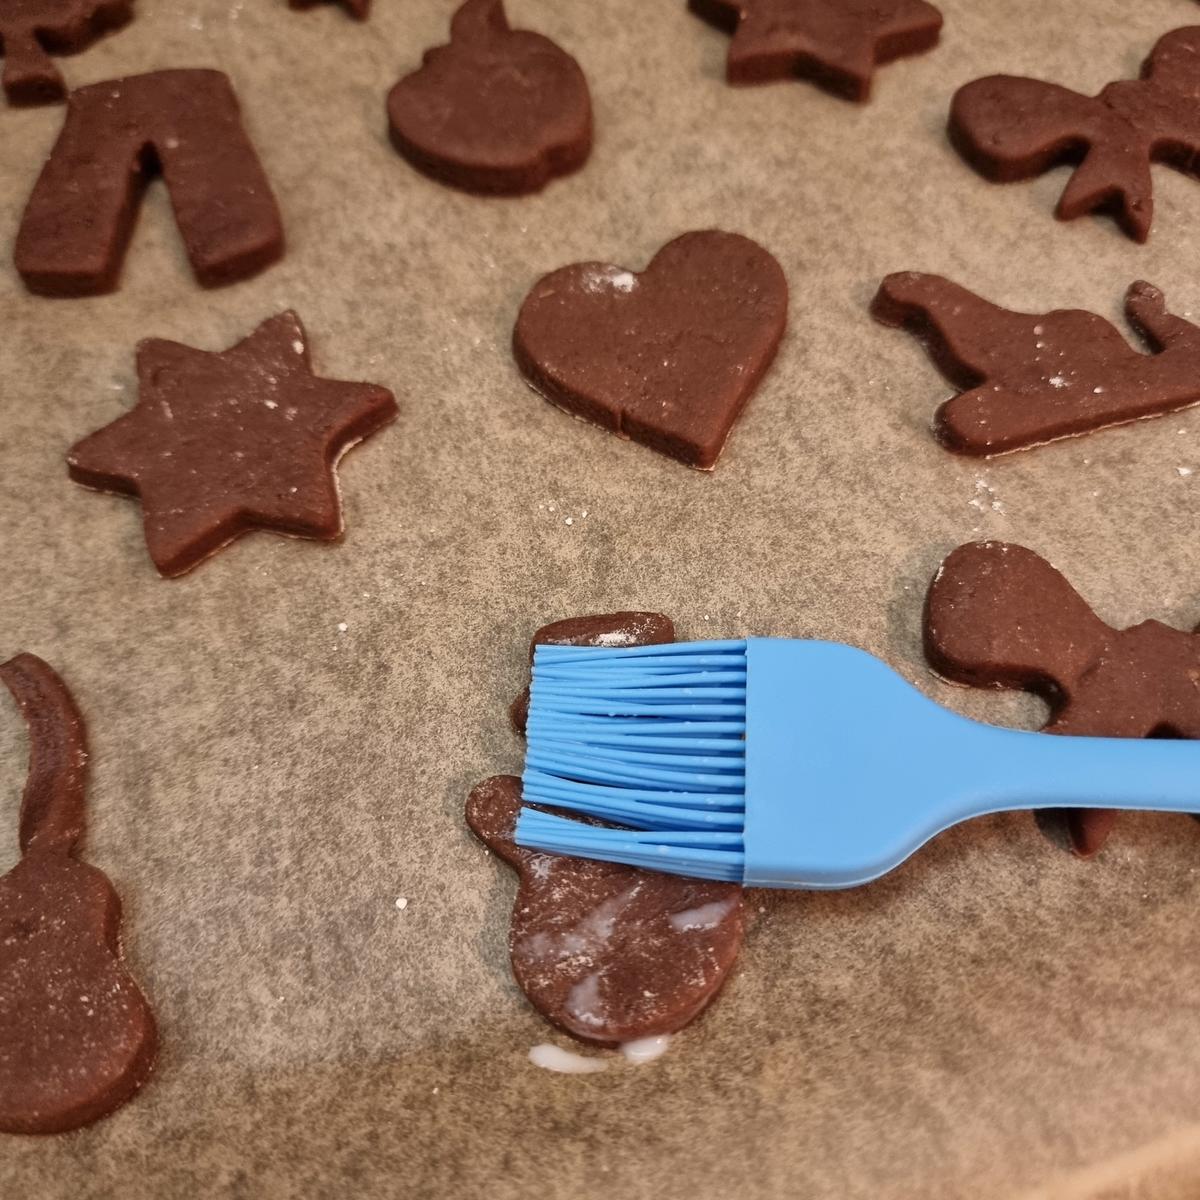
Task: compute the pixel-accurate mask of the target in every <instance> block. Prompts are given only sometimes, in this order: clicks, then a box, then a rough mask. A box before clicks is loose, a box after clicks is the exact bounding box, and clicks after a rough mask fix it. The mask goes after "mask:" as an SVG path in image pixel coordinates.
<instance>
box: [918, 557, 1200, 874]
mask: <svg viewBox="0 0 1200 1200" xmlns="http://www.w3.org/2000/svg"><path fill="white" fill-rule="evenodd" d="M925 656H926V658H928V660H929V662H930V665H931V666H932V667H933V668H934V670H935V671H937V672H938V673H939V674H941V675H944V676H945V677H946V678H947V679H952V680H955V681H956V682H959V683H967V684H972V685H975V686H977V687H1001V688H1004V687H1009V688H1012V687H1015V688H1024V689H1026V690H1027V691H1031V692H1036V693H1037V694H1039V695H1041V696H1042V697H1044V698H1045V700H1046V701H1047V702H1048V703H1049V704H1050V709H1051V716H1050V721H1049V722H1048V723H1047V724H1046V726H1045V727H1044V732H1046V733H1060V734H1082V735H1087V736H1091V737H1178V738H1200V633H1186V632H1184V631H1183V630H1181V629H1172V628H1171V627H1170V626H1169V625H1164V624H1162V622H1160V621H1143V622H1142V623H1141V624H1139V625H1133V626H1131V627H1130V628H1128V629H1113V628H1112V627H1111V626H1109V625H1106V624H1105V623H1104V622H1103V621H1102V620H1101V619H1100V618H1099V617H1098V616H1096V614H1095V613H1094V612H1093V611H1092V610H1091V608H1090V607H1089V606H1088V604H1087V602H1086V601H1085V600H1083V599H1082V597H1080V595H1079V594H1078V593H1077V592H1076V591H1075V589H1074V588H1073V587H1072V586H1071V585H1070V584H1069V583H1068V582H1067V580H1066V579H1065V578H1064V577H1063V576H1062V575H1061V574H1060V573H1059V572H1058V571H1057V570H1056V569H1055V568H1054V567H1052V566H1051V565H1050V564H1049V563H1048V562H1046V560H1045V559H1043V558H1041V557H1039V556H1038V555H1037V554H1034V553H1033V551H1032V550H1026V549H1025V548H1024V547H1023V546H1016V545H1011V544H1008V543H1005V542H973V543H969V544H967V545H965V546H960V547H959V548H958V549H957V550H955V551H954V552H953V553H952V554H950V555H949V557H947V558H946V560H945V561H944V562H943V563H942V565H941V567H940V569H939V570H938V573H937V575H936V576H935V578H934V580H933V582H932V583H931V584H930V586H929V593H928V595H927V597H926V600H925ZM1115 820H1116V814H1115V813H1113V812H1109V811H1103V810H1097V809H1077V810H1073V811H1072V812H1070V813H1068V814H1067V823H1068V828H1069V830H1070V833H1071V840H1072V844H1073V845H1074V847H1075V849H1076V850H1077V851H1078V852H1079V853H1080V854H1082V855H1090V854H1094V853H1095V852H1096V851H1097V850H1099V849H1100V847H1101V846H1102V845H1103V844H1104V841H1105V839H1106V838H1107V837H1108V834H1109V832H1110V830H1111V829H1112V826H1113V823H1114V822H1115Z"/></svg>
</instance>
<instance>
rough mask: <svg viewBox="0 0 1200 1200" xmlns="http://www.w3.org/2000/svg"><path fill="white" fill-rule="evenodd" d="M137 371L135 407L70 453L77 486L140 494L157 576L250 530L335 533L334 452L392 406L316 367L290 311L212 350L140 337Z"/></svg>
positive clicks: (385, 417)
mask: <svg viewBox="0 0 1200 1200" xmlns="http://www.w3.org/2000/svg"><path fill="white" fill-rule="evenodd" d="M137 370H138V387H139V394H138V402H137V405H136V406H135V407H134V408H133V409H132V411H130V412H128V413H126V414H125V415H124V416H122V417H118V418H117V419H116V420H115V421H113V422H112V423H111V424H110V425H105V426H104V428H102V429H98V430H97V431H96V432H95V433H93V434H91V435H90V436H88V437H86V438H84V439H83V440H82V441H81V442H79V443H77V444H76V445H75V446H74V447H73V448H72V450H71V452H70V454H69V455H68V456H67V464H68V468H69V470H70V474H71V478H72V479H74V480H76V481H77V482H79V483H82V484H84V485H86V486H88V487H94V488H99V489H101V490H102V491H108V492H122V493H125V494H127V495H132V496H138V497H140V499H141V502H142V512H143V515H144V519H145V528H146V544H147V546H148V548H149V550H150V557H151V558H152V559H153V560H154V565H155V566H156V567H157V568H158V570H159V573H160V574H162V575H166V576H172V575H182V574H183V573H184V572H185V571H188V570H190V569H191V568H192V567H194V566H195V565H196V564H197V563H198V562H200V561H201V560H202V559H204V558H206V557H207V556H208V555H210V554H212V553H213V552H214V551H216V550H218V549H219V548H220V547H221V546H223V545H224V544H225V543H226V542H229V541H231V540H232V539H233V538H235V537H237V536H238V535H239V534H241V533H245V532H247V531H248V530H250V529H272V530H275V531H276V532H278V533H287V534H292V535H294V536H297V537H311V538H322V539H325V540H331V539H333V538H336V537H338V536H339V535H340V534H341V532H342V514H341V502H340V497H339V494H338V486H337V478H336V475H335V473H334V472H335V467H336V464H337V460H338V459H339V458H340V457H341V455H342V454H343V453H345V451H346V450H348V449H349V448H350V447H351V446H352V445H354V444H355V443H356V442H359V441H361V440H362V439H363V438H365V437H368V436H369V435H370V434H372V433H374V432H375V431H376V430H377V429H379V428H381V427H382V426H384V425H386V424H387V423H388V422H389V421H391V420H392V419H393V418H394V417H395V416H396V411H397V410H396V401H395V397H394V396H393V395H392V393H391V392H390V391H388V390H387V389H386V388H382V387H377V386H376V385H375V384H370V383H347V382H344V381H342V380H338V379H322V378H320V377H318V376H316V375H314V374H313V370H312V364H311V363H310V361H309V355H308V342H307V340H306V338H305V335H304V327H303V326H302V325H301V324H300V318H299V317H297V316H296V314H295V313H294V312H284V313H280V314H279V315H278V316H275V317H272V318H270V320H268V321H264V322H263V323H262V324H261V325H260V326H259V327H258V328H257V329H256V330H255V331H254V332H253V333H252V334H251V335H250V336H249V337H248V338H246V339H245V340H244V341H241V342H239V343H238V344H237V345H236V346H234V347H232V348H231V349H229V350H225V351H223V352H222V353H219V354H213V353H209V352H208V351H204V350H197V349H194V348H193V347H191V346H184V345H181V344H180V343H179V342H168V341H162V340H159V339H153V340H150V341H145V342H142V343H141V344H140V345H139V346H138V352H137Z"/></svg>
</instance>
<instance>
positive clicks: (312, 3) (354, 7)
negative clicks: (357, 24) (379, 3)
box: [288, 0, 371, 21]
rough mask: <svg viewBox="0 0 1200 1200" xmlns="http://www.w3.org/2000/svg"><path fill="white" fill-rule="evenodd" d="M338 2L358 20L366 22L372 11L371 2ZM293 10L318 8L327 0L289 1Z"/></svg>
mask: <svg viewBox="0 0 1200 1200" xmlns="http://www.w3.org/2000/svg"><path fill="white" fill-rule="evenodd" d="M337 2H338V3H339V4H340V5H341V6H342V7H343V8H344V9H345V10H346V11H347V12H348V13H349V14H350V15H351V16H352V17H353V18H354V19H355V20H356V21H365V20H366V19H367V17H368V15H369V14H370V11H371V0H337ZM288 3H289V4H290V5H291V6H292V8H316V6H317V5H318V4H323V3H327V0H288Z"/></svg>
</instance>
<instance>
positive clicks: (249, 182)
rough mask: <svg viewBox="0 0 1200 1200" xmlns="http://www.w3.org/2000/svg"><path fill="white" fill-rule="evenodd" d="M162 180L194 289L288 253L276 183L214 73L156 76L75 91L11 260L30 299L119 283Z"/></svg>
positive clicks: (230, 93)
mask: <svg viewBox="0 0 1200 1200" xmlns="http://www.w3.org/2000/svg"><path fill="white" fill-rule="evenodd" d="M159 171H161V172H162V175H163V179H164V181H165V182H166V185H167V192H168V193H169V195H170V197H171V206H172V208H173V209H174V212H175V222H176V224H177V225H178V226H179V232H180V233H181V234H182V236H183V241H184V246H185V247H186V249H187V255H188V259H189V261H190V262H191V264H192V270H193V271H194V272H195V275H196V278H197V280H198V281H199V282H200V283H201V284H203V285H204V286H206V287H216V286H219V285H220V284H224V283H230V282H232V281H234V280H237V279H244V278H246V277H247V276H248V275H253V274H254V273H255V272H256V271H259V270H261V269H262V268H263V267H265V266H267V265H268V264H270V263H272V262H274V261H275V260H276V259H277V258H278V257H279V256H280V255H281V254H282V253H283V228H282V225H281V222H280V217H279V209H278V208H277V207H276V204H275V197H274V196H273V195H272V193H271V186H270V184H269V183H268V182H267V177H266V175H265V173H264V172H263V169H262V165H261V164H260V162H259V161H258V155H257V154H255V152H254V147H253V146H252V145H251V144H250V139H249V138H248V137H247V136H246V131H245V129H244V128H243V126H242V119H241V111H240V109H239V107H238V102H237V97H236V96H235V95H234V92H233V88H232V87H231V86H230V83H229V80H228V78H227V77H226V76H225V75H223V74H222V73H221V72H220V71H206V70H179V71H154V72H152V73H150V74H149V75H135V76H131V77H129V78H127V79H113V80H109V81H108V82H106V83H96V84H92V85H91V86H90V87H85V88H80V89H79V90H78V91H74V92H72V93H71V95H70V97H69V99H68V101H67V115H66V120H65V121H64V123H63V128H62V132H61V133H60V134H59V135H58V141H57V142H55V144H54V148H53V149H52V150H51V152H50V157H49V158H48V159H47V160H46V164H45V166H44V167H43V168H42V173H41V175H40V176H39V177H38V181H37V184H36V185H35V187H34V189H33V194H32V195H31V196H30V198H29V203H28V204H27V205H26V207H25V214H24V216H23V217H22V218H21V227H20V229H19V230H18V232H17V244H16V250H15V253H14V259H15V262H16V266H17V270H18V272H20V275H21V278H22V279H23V280H24V281H25V286H26V287H27V288H29V290H30V291H32V292H39V293H41V294H43V295H47V296H90V295H94V294H96V293H99V292H107V291H111V290H112V289H113V288H114V287H116V285H117V279H118V276H119V274H120V271H121V261H122V259H123V258H124V256H125V247H126V245H127V244H128V242H129V236H130V234H131V233H132V232H133V225H134V222H135V221H136V219H137V210H138V201H139V199H140V196H141V192H142V189H143V188H144V187H145V184H146V182H147V180H148V179H149V178H150V177H151V176H153V175H154V174H156V173H158V172H159Z"/></svg>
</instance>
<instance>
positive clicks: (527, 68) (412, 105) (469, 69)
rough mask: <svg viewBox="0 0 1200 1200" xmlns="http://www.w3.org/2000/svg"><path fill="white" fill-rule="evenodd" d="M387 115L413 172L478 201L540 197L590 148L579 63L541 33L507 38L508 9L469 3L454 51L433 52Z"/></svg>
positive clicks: (398, 89)
mask: <svg viewBox="0 0 1200 1200" xmlns="http://www.w3.org/2000/svg"><path fill="white" fill-rule="evenodd" d="M387 111H388V126H389V129H390V131H391V138H392V144H393V145H394V146H395V147H396V149H397V150H398V151H399V152H400V153H401V154H402V155H403V156H404V157H405V158H406V159H407V160H408V161H409V162H410V163H412V164H413V166H415V167H417V168H418V169H419V170H421V171H423V172H424V173H425V174H426V175H429V176H431V177H432V178H434V179H438V180H440V181H441V182H443V183H449V184H453V185H454V186H455V187H460V188H463V189H465V190H467V191H472V192H491V193H506V194H513V195H515V194H518V193H525V192H533V191H537V190H538V189H540V188H541V187H543V186H544V185H545V184H546V183H547V182H548V181H549V180H550V179H551V178H553V177H554V176H556V175H565V174H567V173H568V172H570V171H574V170H576V169H577V168H578V167H580V166H582V165H583V163H584V161H585V160H586V159H587V156H588V154H589V153H590V152H591V148H592V102H591V97H590V95H589V93H588V86H587V80H586V79H585V78H584V75H583V72H582V71H581V70H580V68H579V64H578V63H577V62H576V61H575V60H574V59H573V58H572V57H571V56H570V55H569V54H567V53H566V51H565V50H563V49H561V48H560V47H559V46H557V45H556V44H555V43H554V42H552V41H551V40H550V39H549V38H546V37H543V36H542V35H541V34H540V33H530V32H529V31H528V30H523V29H521V30H512V29H510V28H509V24H508V20H507V18H506V16H505V14H504V4H503V0H467V2H466V3H465V4H463V5H462V7H461V8H459V10H458V11H457V12H456V13H455V14H454V18H453V20H452V21H451V24H450V43H449V45H446V46H437V47H435V48H434V49H432V50H428V51H426V53H425V57H424V61H423V65H422V66H421V68H420V69H419V70H417V71H414V72H413V73H412V74H411V75H407V76H405V77H404V78H403V79H401V80H400V82H399V83H397V84H396V86H395V87H393V88H392V90H391V92H390V93H389V94H388V101H387Z"/></svg>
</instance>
